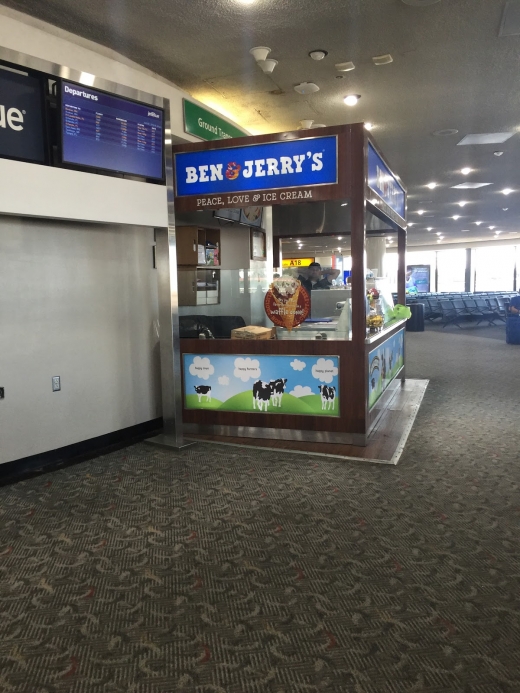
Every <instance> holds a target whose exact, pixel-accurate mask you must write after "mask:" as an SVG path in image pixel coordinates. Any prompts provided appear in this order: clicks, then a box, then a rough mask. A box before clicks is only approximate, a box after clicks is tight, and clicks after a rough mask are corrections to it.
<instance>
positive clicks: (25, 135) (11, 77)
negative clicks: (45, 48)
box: [0, 65, 47, 164]
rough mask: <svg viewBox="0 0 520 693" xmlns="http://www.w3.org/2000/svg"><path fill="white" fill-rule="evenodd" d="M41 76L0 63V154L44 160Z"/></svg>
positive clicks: (30, 160) (44, 161) (6, 157)
mask: <svg viewBox="0 0 520 693" xmlns="http://www.w3.org/2000/svg"><path fill="white" fill-rule="evenodd" d="M46 152H47V144H46V137H45V118H44V97H43V77H40V76H37V75H33V74H28V73H26V72H23V71H22V70H20V71H15V70H14V69H13V68H9V67H7V66H3V65H0V157H2V158H5V159H18V160H20V161H29V162H33V163H39V164H44V163H46V160H47V156H46Z"/></svg>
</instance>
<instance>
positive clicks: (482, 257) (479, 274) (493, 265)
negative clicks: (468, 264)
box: [473, 245, 516, 291]
mask: <svg viewBox="0 0 520 693" xmlns="http://www.w3.org/2000/svg"><path fill="white" fill-rule="evenodd" d="M515 250H516V247H515V246H514V245H501V246H495V247H494V248H493V247H492V248H476V249H475V251H474V256H473V258H474V259H473V263H474V265H473V266H474V275H473V276H474V280H475V291H513V290H514V287H513V280H514V279H513V275H514V271H515V256H516V253H515Z"/></svg>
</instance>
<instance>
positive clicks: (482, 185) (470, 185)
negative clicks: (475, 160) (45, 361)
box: [451, 181, 493, 190]
mask: <svg viewBox="0 0 520 693" xmlns="http://www.w3.org/2000/svg"><path fill="white" fill-rule="evenodd" d="M486 185H493V183H470V182H469V181H468V182H467V183H459V184H458V185H452V186H451V187H452V188H455V189H456V190H476V189H477V188H485V187H486Z"/></svg>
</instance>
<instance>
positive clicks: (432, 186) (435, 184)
mask: <svg viewBox="0 0 520 693" xmlns="http://www.w3.org/2000/svg"><path fill="white" fill-rule="evenodd" d="M426 187H427V188H430V190H435V188H436V187H437V183H428V184H427V185H426Z"/></svg>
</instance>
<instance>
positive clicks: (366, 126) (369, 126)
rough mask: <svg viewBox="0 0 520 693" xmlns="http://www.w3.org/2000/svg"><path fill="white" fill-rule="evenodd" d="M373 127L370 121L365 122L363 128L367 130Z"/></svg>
mask: <svg viewBox="0 0 520 693" xmlns="http://www.w3.org/2000/svg"><path fill="white" fill-rule="evenodd" d="M373 129H374V126H373V125H372V123H365V130H369V131H370V130H373Z"/></svg>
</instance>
